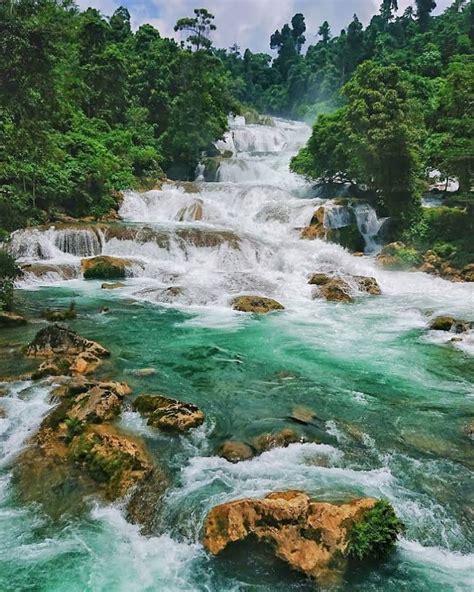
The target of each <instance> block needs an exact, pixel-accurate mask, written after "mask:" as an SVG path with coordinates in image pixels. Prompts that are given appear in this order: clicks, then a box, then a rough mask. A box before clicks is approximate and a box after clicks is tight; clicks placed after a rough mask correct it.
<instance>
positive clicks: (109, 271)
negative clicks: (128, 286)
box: [84, 262, 125, 280]
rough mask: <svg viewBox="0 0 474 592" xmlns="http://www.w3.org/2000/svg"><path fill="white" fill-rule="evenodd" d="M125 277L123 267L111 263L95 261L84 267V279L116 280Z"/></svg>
mask: <svg viewBox="0 0 474 592" xmlns="http://www.w3.org/2000/svg"><path fill="white" fill-rule="evenodd" d="M124 277H125V267H122V266H118V265H112V264H110V263H105V262H104V263H97V265H94V266H93V267H91V268H89V269H86V271H85V272H84V279H86V280H116V279H122V278H124Z"/></svg>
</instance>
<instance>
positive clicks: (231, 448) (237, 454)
mask: <svg viewBox="0 0 474 592" xmlns="http://www.w3.org/2000/svg"><path fill="white" fill-rule="evenodd" d="M253 455H254V451H253V449H252V447H251V446H249V445H248V444H246V443H245V442H239V441H237V440H226V441H225V442H224V443H223V444H222V445H221V447H220V448H219V456H222V457H223V458H225V459H226V460H228V461H229V462H232V463H237V462H240V461H243V460H249V459H251V458H252V457H253Z"/></svg>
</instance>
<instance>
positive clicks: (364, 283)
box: [354, 275, 382, 296]
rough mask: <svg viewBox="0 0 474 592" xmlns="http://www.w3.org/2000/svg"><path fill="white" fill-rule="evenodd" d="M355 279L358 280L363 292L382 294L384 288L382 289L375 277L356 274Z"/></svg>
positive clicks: (372, 294) (375, 294)
mask: <svg viewBox="0 0 474 592" xmlns="http://www.w3.org/2000/svg"><path fill="white" fill-rule="evenodd" d="M354 279H355V280H356V282H357V284H358V286H359V290H360V291H361V292H366V293H367V294H370V295H371V296H379V295H380V294H382V290H381V289H380V286H379V284H378V282H377V280H376V279H375V278H373V277H366V276H363V275H355V276H354Z"/></svg>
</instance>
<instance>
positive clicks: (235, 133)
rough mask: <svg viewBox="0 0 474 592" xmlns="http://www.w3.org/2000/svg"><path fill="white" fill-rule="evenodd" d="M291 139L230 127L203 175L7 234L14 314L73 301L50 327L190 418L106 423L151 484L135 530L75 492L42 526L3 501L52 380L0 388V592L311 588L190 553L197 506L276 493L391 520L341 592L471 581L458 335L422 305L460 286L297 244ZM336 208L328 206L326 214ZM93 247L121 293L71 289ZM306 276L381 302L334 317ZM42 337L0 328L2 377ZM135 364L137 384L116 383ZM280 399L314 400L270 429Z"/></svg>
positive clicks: (460, 290) (273, 565) (257, 564)
mask: <svg viewBox="0 0 474 592" xmlns="http://www.w3.org/2000/svg"><path fill="white" fill-rule="evenodd" d="M308 134H309V130H308V128H307V127H306V126H304V125H303V124H299V123H293V122H288V121H283V120H277V122H276V126H275V127H263V126H255V125H245V124H244V122H243V121H242V120H241V119H237V120H235V121H234V122H233V123H232V128H231V131H230V132H229V134H228V135H227V137H226V139H225V141H223V142H221V143H220V144H219V145H218V147H219V148H221V149H222V150H229V151H232V153H233V157H232V158H229V159H225V160H223V161H222V163H221V165H220V167H219V169H218V171H217V181H216V182H213V183H206V182H204V181H198V182H197V183H196V185H195V186H192V187H189V186H186V187H179V186H176V185H168V186H164V187H163V188H162V189H161V190H156V191H151V192H148V193H145V194H138V193H134V192H129V193H127V194H126V195H125V198H124V201H123V204H122V207H121V211H120V214H121V216H122V219H123V220H124V223H123V224H122V225H121V226H119V230H117V229H115V230H113V231H112V230H108V229H104V228H100V229H99V228H93V227H88V228H85V227H84V228H80V229H75V230H71V229H64V228H62V229H61V228H57V229H49V230H46V231H45V230H27V231H21V232H19V233H17V234H16V235H15V237H14V238H13V248H14V249H15V250H16V254H17V255H18V256H20V257H21V259H22V260H23V261H24V262H30V263H35V264H39V265H43V266H47V269H45V273H43V274H42V276H41V277H40V278H38V277H37V276H35V275H33V274H30V275H27V276H26V277H25V279H24V280H23V282H22V284H21V288H22V289H21V290H20V291H19V294H18V298H19V302H20V304H21V306H22V308H23V309H24V310H25V311H26V313H27V314H28V313H29V314H30V315H31V316H34V315H35V314H36V313H37V312H38V311H39V309H41V308H44V307H46V306H53V307H58V306H67V305H68V304H69V302H70V301H71V299H74V300H75V302H76V307H77V309H78V312H79V317H78V319H77V320H75V321H72V322H71V326H72V327H73V328H74V329H76V330H77V331H79V332H80V333H81V334H83V335H85V336H87V337H90V338H92V339H95V340H97V341H99V342H100V343H102V344H103V345H104V346H105V347H107V348H108V349H110V350H111V352H112V358H111V362H110V364H109V365H106V366H105V367H104V369H103V373H104V375H107V376H113V377H114V378H116V379H123V380H126V381H127V382H129V384H130V385H131V386H132V387H133V389H134V393H158V392H159V393H164V394H167V395H169V396H172V397H176V398H178V399H183V400H187V401H191V402H193V403H196V404H197V405H199V406H200V407H201V409H202V410H203V411H204V412H205V414H206V421H205V423H204V425H203V426H202V427H200V428H198V429H196V430H194V431H193V432H192V433H190V434H188V435H186V436H179V437H172V436H169V435H163V434H160V433H158V432H156V431H155V430H153V429H151V428H148V427H147V426H146V425H145V423H144V422H143V420H142V419H140V417H139V416H138V415H136V414H135V413H133V412H131V411H125V412H124V413H123V415H122V418H121V420H120V422H121V425H122V427H124V428H126V429H128V430H131V431H132V432H134V433H137V434H140V435H141V436H142V437H143V438H144V439H145V440H146V441H147V443H148V445H149V448H150V450H151V451H152V453H153V455H154V456H155V458H156V460H157V462H158V463H159V464H160V465H161V466H162V467H163V468H164V469H165V471H166V472H167V474H168V477H169V482H170V485H169V488H168V490H167V494H166V496H165V499H164V500H163V503H162V504H161V505H160V506H159V507H157V508H156V517H157V519H156V526H155V532H154V533H153V535H152V536H144V535H142V534H140V531H139V529H138V527H136V526H133V525H131V524H129V523H127V521H126V520H125V518H124V514H123V511H122V508H121V506H120V504H117V505H109V506H107V505H101V504H98V503H97V502H96V501H94V500H91V503H90V511H89V512H88V513H87V514H86V515H84V514H82V515H79V516H77V515H75V514H74V512H71V515H69V516H66V517H64V518H63V519H62V520H59V521H53V520H51V519H50V518H48V516H47V515H45V513H44V512H43V511H42V509H41V508H40V507H35V506H24V505H22V504H21V503H20V502H19V501H18V495H17V492H16V489H15V483H14V482H13V481H12V467H13V465H14V462H15V455H16V454H17V453H18V451H19V450H20V449H21V447H22V446H23V445H25V443H26V442H27V439H28V436H29V435H31V434H32V433H33V432H34V430H35V429H36V427H37V426H38V425H39V422H40V421H41V418H42V417H43V416H44V414H45V413H47V411H48V409H49V408H50V407H51V403H50V402H49V390H50V388H51V387H49V386H48V385H47V384H38V383H36V384H32V383H30V382H28V381H23V382H14V383H8V384H4V385H0V386H1V387H2V388H4V390H5V394H4V396H3V397H2V398H1V399H0V410H1V414H0V458H1V460H0V521H1V526H0V589H1V590H9V591H10V590H11V591H13V590H15V591H19V590H22V591H23V590H25V591H26V590H32V591H35V592H36V591H48V592H53V591H54V592H56V591H57V592H76V591H77V592H79V591H81V592H83V591H93V592H96V591H100V592H102V591H104V592H105V591H114V592H115V591H120V592H122V591H123V592H135V591H137V592H142V591H170V592H171V591H208V592H230V591H241V590H245V591H258V592H260V591H261V592H273V591H286V592H287V591H305V590H308V591H309V590H314V589H315V584H314V583H312V582H310V581H308V580H307V579H305V578H304V577H303V576H301V575H299V574H296V573H292V572H291V571H289V570H288V569H287V568H286V566H285V565H284V564H282V563H280V562H278V561H277V560H275V559H274V558H273V557H272V556H271V554H269V553H268V552H267V551H266V550H265V549H264V548H258V547H252V548H250V547H249V546H247V547H245V546H243V547H241V548H240V547H239V548H236V549H234V550H233V551H231V552H229V553H227V554H226V555H225V556H224V557H218V558H210V557H209V556H208V555H207V554H206V553H205V551H204V550H203V547H202V546H201V544H200V537H201V529H202V524H203V521H204V518H205V516H206V514H207V512H208V511H209V510H210V509H211V508H212V507H213V506H214V505H216V504H218V503H222V502H225V501H229V500H232V499H238V498H241V497H245V496H261V495H264V494H266V493H268V492H269V491H278V490H284V489H294V488H296V489H302V490H305V491H307V492H309V493H310V494H312V495H313V496H314V497H316V498H318V499H324V500H346V499H351V498H354V497H357V496H362V495H370V496H376V497H386V498H388V499H389V500H390V501H391V502H392V504H393V505H394V506H395V508H396V510H397V512H398V514H399V515H400V517H401V518H402V520H403V521H404V522H405V525H406V532H405V533H404V535H403V537H402V538H401V540H400V541H399V543H398V545H397V548H396V551H395V552H394V554H393V556H392V557H391V558H390V559H389V560H388V561H387V562H385V563H384V564H382V565H379V566H373V567H370V568H368V567H367V568H365V569H360V570H357V571H353V572H351V573H350V574H348V577H347V582H346V583H345V585H344V587H343V589H344V590H346V591H364V592H368V591H381V590H383V591H384V592H400V591H410V592H414V591H416V592H418V591H425V590H426V591H428V590H429V591H430V592H446V591H467V590H471V589H472V584H473V581H472V574H473V570H474V554H473V551H474V540H473V538H474V537H473V532H472V522H473V517H474V512H473V509H472V508H473V502H474V499H473V497H474V496H473V482H472V469H473V465H474V461H473V455H472V442H471V441H469V439H468V438H467V437H466V436H465V434H464V432H463V428H464V426H465V425H466V424H467V423H468V422H469V420H470V418H471V419H472V415H473V411H474V409H473V404H474V368H473V364H472V355H473V354H474V343H473V336H472V335H467V336H465V337H464V338H463V341H460V342H451V341H450V339H451V338H452V337H453V336H452V335H450V334H441V333H439V332H432V331H429V330H428V325H429V320H430V318H431V317H432V316H433V315H436V314H443V313H449V314H452V315H455V316H459V317H461V318H463V317H464V318H470V317H472V314H473V307H474V302H473V291H472V286H470V285H469V284H454V283H449V282H446V281H444V280H441V279H436V278H433V277H430V276H427V275H425V274H421V273H408V272H407V273H405V272H388V271H383V270H381V269H380V268H378V267H377V266H376V264H375V262H374V259H373V257H371V256H370V254H369V255H368V256H365V257H354V256H352V255H351V254H349V253H348V252H347V251H345V250H344V249H343V248H342V247H339V246H337V245H334V244H329V243H325V242H322V241H319V240H316V241H305V240H301V239H300V230H299V229H301V228H302V227H304V226H306V225H308V224H309V221H310V220H311V217H312V215H313V213H314V210H315V209H316V207H317V206H318V205H320V204H322V203H324V202H323V200H320V199H316V198H312V197H311V188H310V187H309V186H308V185H307V184H306V183H305V181H304V180H303V179H301V178H298V177H296V176H294V175H292V174H290V172H289V170H288V163H289V159H290V157H291V156H292V155H293V154H294V153H295V152H296V150H297V149H298V148H299V147H300V146H301V145H303V144H304V142H305V141H306V139H307V137H308ZM199 172H201V173H202V169H201V170H200V171H199ZM190 189H191V190H192V192H189V190H190ZM196 191H197V192H196ZM329 205H331V204H329ZM337 207H338V206H334V208H337ZM359 214H360V217H359V218H358V223H359V224H360V228H361V230H362V232H363V234H364V238H366V246H367V251H368V252H370V251H373V250H375V248H376V243H377V241H376V240H375V239H374V237H375V234H376V232H377V230H378V227H379V226H380V223H379V222H380V221H378V220H377V219H376V216H375V215H374V213H373V211H371V210H370V208H368V207H367V206H363V207H362V208H360V211H359ZM345 215H346V214H344V212H338V211H337V210H336V209H334V211H333V212H332V213H331V214H329V215H328V218H329V220H333V221H334V220H336V223H337V221H338V220H339V222H340V221H341V220H344V216H345ZM374 216H375V217H374ZM196 218H198V219H197V220H196ZM368 226H369V228H368ZM124 229H125V231H126V232H124ZM99 253H102V254H109V255H116V256H121V257H127V258H130V259H131V261H132V265H131V266H130V268H129V276H130V277H127V279H126V280H125V284H126V287H125V288H122V289H119V290H110V291H109V290H101V289H100V284H101V282H95V281H85V280H83V279H82V277H81V273H80V258H81V257H87V256H93V255H97V254H99ZM318 271H326V272H327V271H329V272H338V273H340V274H343V275H344V274H358V275H369V276H373V277H376V278H377V280H378V282H379V284H380V286H381V288H382V291H383V295H382V296H378V297H368V296H364V295H361V294H357V292H355V295H356V296H357V298H356V301H355V303H354V304H350V305H347V304H338V303H330V302H326V301H324V300H322V299H314V298H313V297H312V296H313V295H312V287H311V286H309V285H308V284H307V281H308V274H310V273H312V272H318ZM170 287H172V288H174V289H173V290H169V288H170ZM354 290H356V288H355V286H354ZM245 293H248V294H261V295H265V296H269V297H272V298H275V299H277V300H278V301H280V302H281V303H282V304H283V305H284V306H285V311H283V312H282V313H277V314H273V315H268V316H266V317H258V318H256V317H254V316H246V315H245V314H241V313H237V312H234V311H232V310H231V308H230V305H229V302H230V300H231V298H232V297H233V296H235V295H238V294H245ZM104 307H106V308H107V309H108V311H107V312H106V313H104V312H103V308H104ZM41 326H42V322H41V321H37V322H35V323H32V324H30V325H29V326H28V327H27V329H26V330H25V329H22V330H18V329H17V330H8V331H4V332H3V333H2V336H1V338H0V361H1V363H2V368H4V369H5V370H2V373H13V372H18V371H21V370H22V369H24V370H27V369H28V362H26V361H21V360H19V359H18V358H17V356H16V355H15V354H14V353H13V350H14V346H15V345H17V344H18V343H25V342H26V341H27V340H28V339H29V338H30V337H31V336H32V335H33V334H34V333H35V332H36V331H37V330H38V329H39V328H41ZM150 367H151V368H154V369H155V370H156V374H154V375H151V376H142V377H139V376H137V375H136V374H135V372H136V371H137V370H139V369H141V368H150ZM298 405H304V406H305V407H309V408H311V409H312V410H314V412H315V413H316V417H317V419H316V420H315V421H314V422H313V424H311V425H308V426H304V425H298V424H295V423H294V422H292V421H291V418H290V416H291V414H292V412H293V409H294V408H295V406H298ZM284 427H292V428H293V429H297V430H299V431H300V435H301V438H302V439H304V440H305V442H304V443H303V442H302V443H296V444H292V445H290V446H288V447H287V448H277V449H273V450H271V451H269V452H265V453H263V454H262V455H261V456H259V457H256V458H254V459H252V460H249V461H246V462H241V463H238V464H231V463H228V462H227V461H226V460H224V459H222V458H220V457H219V456H217V455H216V450H217V448H218V447H219V445H220V444H221V443H222V442H223V441H224V440H225V439H228V438H230V437H235V438H237V439H243V440H247V441H248V440H251V439H252V438H253V437H255V436H258V435H259V434H262V433H264V432H268V431H272V430H277V429H282V428H284Z"/></svg>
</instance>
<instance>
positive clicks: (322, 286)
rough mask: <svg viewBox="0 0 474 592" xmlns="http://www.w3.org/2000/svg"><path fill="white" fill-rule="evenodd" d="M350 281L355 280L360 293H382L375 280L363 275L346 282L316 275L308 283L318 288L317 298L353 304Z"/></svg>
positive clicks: (321, 274) (330, 276)
mask: <svg viewBox="0 0 474 592" xmlns="http://www.w3.org/2000/svg"><path fill="white" fill-rule="evenodd" d="M349 279H352V280H353V282H354V283H355V284H356V285H357V288H358V290H359V291H360V292H364V293H365V294H369V295H372V296H375V295H379V294H381V293H382V291H381V289H380V286H379V284H378V282H377V280H376V279H375V278H373V277H366V276H361V275H355V276H348V279H347V280H346V279H343V278H341V277H339V276H332V275H328V274H326V273H314V274H312V275H311V276H310V278H309V281H308V283H309V284H310V285H312V286H318V292H317V293H316V294H315V296H316V297H318V296H320V297H323V298H326V300H329V301H332V302H353V300H354V293H353V292H354V291H353V289H352V287H351V285H350V283H349Z"/></svg>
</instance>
